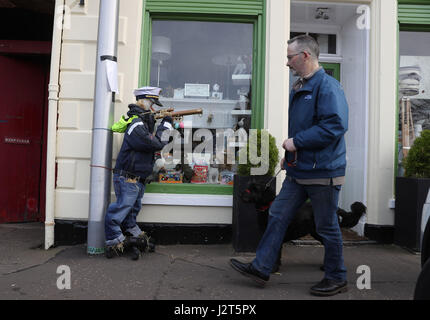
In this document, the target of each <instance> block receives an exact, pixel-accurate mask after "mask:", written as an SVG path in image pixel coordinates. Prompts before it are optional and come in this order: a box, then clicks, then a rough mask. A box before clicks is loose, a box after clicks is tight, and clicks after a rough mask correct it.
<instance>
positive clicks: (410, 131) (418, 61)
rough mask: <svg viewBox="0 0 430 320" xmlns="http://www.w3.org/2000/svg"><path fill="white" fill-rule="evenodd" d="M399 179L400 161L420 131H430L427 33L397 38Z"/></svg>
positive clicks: (408, 34)
mask: <svg viewBox="0 0 430 320" xmlns="http://www.w3.org/2000/svg"><path fill="white" fill-rule="evenodd" d="M399 51H400V54H399V56H400V62H399V67H400V70H399V175H403V174H404V172H403V168H402V166H401V161H402V159H403V158H404V157H405V156H406V155H407V152H408V150H409V149H408V148H409V147H410V146H412V145H413V142H414V140H415V139H416V137H419V136H420V134H421V132H422V130H430V33H429V32H400V34H399Z"/></svg>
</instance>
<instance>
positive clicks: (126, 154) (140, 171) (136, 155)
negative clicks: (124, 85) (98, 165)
mask: <svg viewBox="0 0 430 320" xmlns="http://www.w3.org/2000/svg"><path fill="white" fill-rule="evenodd" d="M129 108H130V111H129V112H128V115H129V116H131V115H135V114H136V115H138V117H137V118H136V119H134V120H133V121H132V122H131V123H130V124H129V125H128V126H127V130H126V131H125V132H124V140H123V142H122V146H121V149H120V151H119V154H118V158H117V161H116V165H115V169H117V170H125V171H127V172H129V173H131V174H134V175H136V176H140V177H141V178H146V177H148V176H149V175H150V174H151V173H152V168H153V166H154V153H155V152H156V151H159V150H161V149H162V148H163V147H164V146H165V145H166V144H167V143H168V141H161V135H162V133H163V131H164V130H167V129H168V128H171V126H168V125H165V120H163V121H162V122H161V124H160V125H159V126H158V128H157V131H156V133H155V135H153V134H152V131H153V127H154V125H153V122H154V120H153V118H152V116H149V114H146V115H145V116H142V114H141V109H138V108H139V107H138V106H135V105H130V106H129ZM139 111H140V112H139Z"/></svg>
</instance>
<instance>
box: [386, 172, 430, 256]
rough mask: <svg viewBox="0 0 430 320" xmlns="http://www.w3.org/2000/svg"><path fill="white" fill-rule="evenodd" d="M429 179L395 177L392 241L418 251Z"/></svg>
mask: <svg viewBox="0 0 430 320" xmlns="http://www.w3.org/2000/svg"><path fill="white" fill-rule="evenodd" d="M429 188H430V179H418V178H405V177H397V178H396V208H395V221H394V226H395V230H394V243H395V244H397V245H400V246H403V247H406V248H409V249H412V250H414V251H420V238H421V216H422V212H423V206H424V203H425V201H426V198H427V193H428V191H429Z"/></svg>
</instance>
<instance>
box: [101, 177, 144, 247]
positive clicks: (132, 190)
mask: <svg viewBox="0 0 430 320" xmlns="http://www.w3.org/2000/svg"><path fill="white" fill-rule="evenodd" d="M126 180H127V179H126V178H125V177H122V176H120V175H118V174H114V175H113V185H114V190H115V195H116V202H113V203H111V204H110V205H109V207H108V209H107V212H106V216H105V237H106V245H107V246H112V245H115V244H118V243H120V242H122V241H124V239H125V236H124V234H123V233H122V230H121V227H122V228H123V230H125V231H126V232H128V233H130V234H132V235H133V236H138V235H139V234H141V232H142V230H140V228H139V226H138V225H137V224H136V217H137V215H138V213H139V211H140V209H141V208H142V197H143V194H144V192H145V185H144V184H142V183H140V182H136V183H132V182H127V181H126Z"/></svg>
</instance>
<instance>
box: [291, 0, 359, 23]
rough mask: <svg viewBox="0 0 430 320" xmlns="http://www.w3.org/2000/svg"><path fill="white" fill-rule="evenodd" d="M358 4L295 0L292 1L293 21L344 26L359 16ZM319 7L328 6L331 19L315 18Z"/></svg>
mask: <svg viewBox="0 0 430 320" xmlns="http://www.w3.org/2000/svg"><path fill="white" fill-rule="evenodd" d="M357 7H358V5H356V4H339V3H327V2H310V1H293V2H292V3H291V22H292V23H300V24H302V23H307V24H309V23H310V24H321V25H335V26H342V25H343V24H344V23H345V22H347V21H348V20H350V19H352V18H355V17H357V13H356V10H357ZM318 8H328V11H327V13H328V16H329V17H330V19H329V20H323V19H315V15H316V12H317V9H318Z"/></svg>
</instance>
